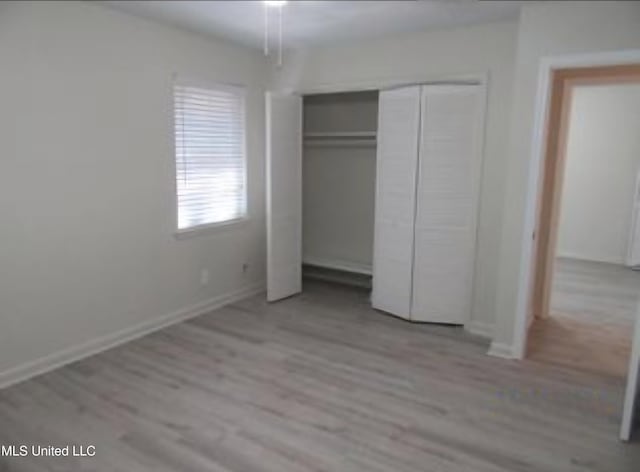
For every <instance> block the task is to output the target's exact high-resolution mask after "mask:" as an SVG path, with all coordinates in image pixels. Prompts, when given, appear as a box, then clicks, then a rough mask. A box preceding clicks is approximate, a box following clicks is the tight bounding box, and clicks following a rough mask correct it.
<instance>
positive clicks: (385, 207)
mask: <svg viewBox="0 0 640 472" xmlns="http://www.w3.org/2000/svg"><path fill="white" fill-rule="evenodd" d="M419 127H420V87H418V86H415V87H405V88H399V89H394V90H385V91H382V92H380V98H379V112H378V152H377V170H376V172H377V175H376V213H375V237H374V251H373V252H374V255H373V292H372V297H371V301H372V304H373V306H374V308H378V309H380V310H384V311H387V312H389V313H393V314H395V315H398V316H401V317H404V318H409V316H410V313H411V276H412V274H411V272H412V265H413V263H412V259H413V229H414V212H415V183H416V169H417V158H418V130H419Z"/></svg>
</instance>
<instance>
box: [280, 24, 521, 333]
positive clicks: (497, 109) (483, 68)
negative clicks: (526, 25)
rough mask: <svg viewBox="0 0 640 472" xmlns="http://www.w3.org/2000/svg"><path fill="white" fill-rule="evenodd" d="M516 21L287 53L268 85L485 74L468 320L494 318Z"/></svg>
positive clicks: (304, 86) (482, 322)
mask: <svg viewBox="0 0 640 472" xmlns="http://www.w3.org/2000/svg"><path fill="white" fill-rule="evenodd" d="M516 37H517V24H516V23H515V22H500V23H493V24H486V25H481V26H473V27H466V28H459V29H453V30H447V31H437V32H430V33H421V34H412V35H409V36H403V37H398V38H392V39H381V40H376V41H366V42H358V43H353V44H349V45H340V46H334V47H324V48H316V49H311V50H308V51H302V52H299V53H297V54H295V55H289V56H287V57H286V58H285V67H284V69H282V70H274V75H273V77H272V86H273V87H274V88H281V89H285V90H287V89H289V90H303V91H312V90H330V89H335V88H349V89H361V88H365V87H367V86H374V87H375V86H376V85H378V84H380V83H381V82H388V81H399V80H403V79H406V80H408V81H415V80H417V79H419V80H424V81H429V80H443V79H447V78H451V77H455V76H462V75H470V74H477V73H488V75H489V98H488V108H487V122H486V142H485V156H484V158H485V160H484V168H483V171H482V191H481V204H480V214H479V222H478V223H479V228H478V256H477V263H476V268H475V292H474V303H473V307H474V310H473V314H472V317H473V322H474V323H475V324H476V325H477V326H478V327H480V328H481V329H487V327H489V326H490V325H491V324H492V323H493V319H494V313H495V293H496V288H497V287H496V283H497V277H498V254H499V252H500V251H499V250H500V231H501V227H502V205H503V200H504V185H505V177H506V175H505V172H506V162H507V154H506V152H507V148H506V146H507V143H508V133H507V131H508V123H509V122H508V120H509V112H510V110H511V87H512V81H513V68H514V61H515V57H514V54H515V48H516Z"/></svg>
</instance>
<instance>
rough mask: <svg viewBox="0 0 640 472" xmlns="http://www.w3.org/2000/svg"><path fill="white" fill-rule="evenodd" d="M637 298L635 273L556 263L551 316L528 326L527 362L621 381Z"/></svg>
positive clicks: (571, 262) (618, 268)
mask: <svg viewBox="0 0 640 472" xmlns="http://www.w3.org/2000/svg"><path fill="white" fill-rule="evenodd" d="M639 295H640V272H635V271H632V270H631V269H629V268H627V267H623V266H618V265H614V264H606V263H600V262H588V261H578V260H575V259H563V258H559V259H558V260H557V261H556V265H555V277H554V280H553V292H552V297H551V309H550V312H551V313H550V315H551V316H550V317H549V318H547V319H544V320H537V321H536V322H535V323H534V324H533V326H532V328H531V335H530V336H531V337H530V341H529V357H530V358H531V359H534V360H539V361H544V362H552V363H557V364H563V365H566V366H570V367H574V368H578V369H583V370H589V371H593V372H596V373H601V374H605V375H610V376H612V377H616V378H622V379H624V378H625V377H626V375H627V368H628V363H629V355H630V352H631V342H632V334H633V324H634V320H635V317H636V313H637V310H638V296H639Z"/></svg>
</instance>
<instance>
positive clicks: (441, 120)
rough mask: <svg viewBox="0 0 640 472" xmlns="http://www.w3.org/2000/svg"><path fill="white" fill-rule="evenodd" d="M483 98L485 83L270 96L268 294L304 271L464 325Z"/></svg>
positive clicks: (406, 311) (403, 312)
mask: <svg viewBox="0 0 640 472" xmlns="http://www.w3.org/2000/svg"><path fill="white" fill-rule="evenodd" d="M485 102H486V87H485V85H484V84H482V83H430V84H415V85H400V86H390V87H388V88H381V89H380V90H373V91H371V90H369V91H350V92H340V93H335V92H332V93H316V94H305V95H304V96H301V95H297V94H284V93H280V94H279V93H269V94H267V103H266V105H267V107H266V109H267V300H268V301H277V300H281V299H283V298H286V297H290V296H294V295H296V294H298V293H300V292H301V291H302V290H303V287H302V279H303V276H304V277H305V278H307V279H310V278H315V279H323V280H326V281H332V282H338V283H342V284H347V285H354V286H360V287H365V288H366V289H367V290H370V292H371V296H370V303H371V306H372V307H373V308H375V309H377V310H380V311H383V312H386V313H388V314H391V315H394V316H397V317H400V318H403V319H406V320H410V321H414V322H428V323H441V324H451V325H465V324H467V323H469V322H470V320H471V319H472V310H473V292H474V274H475V272H476V240H477V220H478V211H479V201H480V181H481V169H482V153H483V135H484V133H483V130H484V112H485V109H484V107H485Z"/></svg>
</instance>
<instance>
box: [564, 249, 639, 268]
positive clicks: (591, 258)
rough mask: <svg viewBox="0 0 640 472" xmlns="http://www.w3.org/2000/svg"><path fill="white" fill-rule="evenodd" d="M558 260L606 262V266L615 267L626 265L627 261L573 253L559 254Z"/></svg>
mask: <svg viewBox="0 0 640 472" xmlns="http://www.w3.org/2000/svg"><path fill="white" fill-rule="evenodd" d="M556 257H557V258H560V259H576V260H578V261H587V262H604V263H606V264H615V265H626V264H627V261H624V260H622V261H621V260H619V259H618V258H616V257H606V256H605V257H599V256H590V255H588V254H587V255H585V254H576V253H571V252H558V254H557V255H556Z"/></svg>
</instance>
